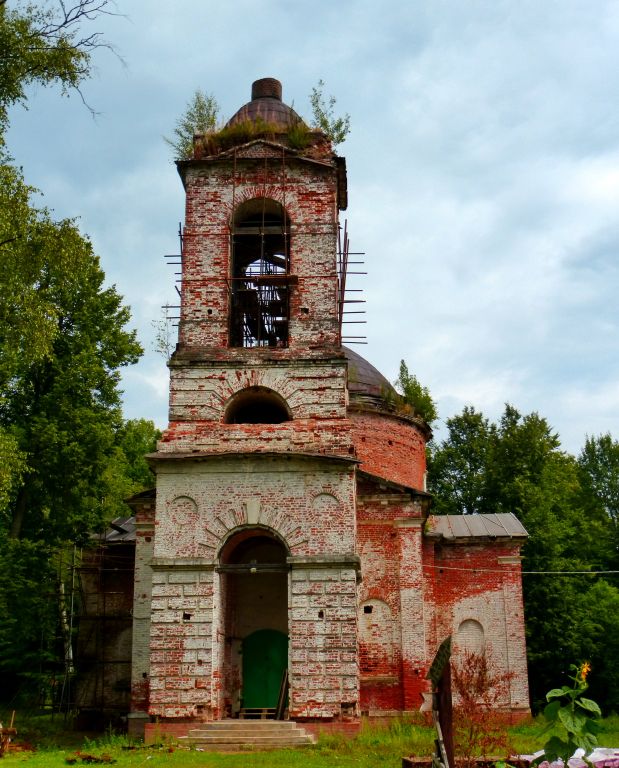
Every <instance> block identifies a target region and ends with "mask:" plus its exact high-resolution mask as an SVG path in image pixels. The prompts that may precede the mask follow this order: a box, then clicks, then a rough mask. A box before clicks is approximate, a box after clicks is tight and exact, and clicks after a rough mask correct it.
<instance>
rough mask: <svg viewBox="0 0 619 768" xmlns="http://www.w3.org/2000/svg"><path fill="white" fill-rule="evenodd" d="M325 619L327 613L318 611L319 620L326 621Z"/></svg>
mask: <svg viewBox="0 0 619 768" xmlns="http://www.w3.org/2000/svg"><path fill="white" fill-rule="evenodd" d="M324 617H325V612H324V611H318V618H319V619H324Z"/></svg>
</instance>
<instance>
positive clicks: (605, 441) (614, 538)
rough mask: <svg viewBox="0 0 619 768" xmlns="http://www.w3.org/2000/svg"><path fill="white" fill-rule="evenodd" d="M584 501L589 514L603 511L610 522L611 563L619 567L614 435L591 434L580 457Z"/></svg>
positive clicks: (618, 453) (618, 445) (618, 460)
mask: <svg viewBox="0 0 619 768" xmlns="http://www.w3.org/2000/svg"><path fill="white" fill-rule="evenodd" d="M578 466H579V468H580V471H581V483H582V488H583V493H584V499H583V504H584V506H585V508H586V509H587V515H588V516H596V515H598V514H599V513H600V511H601V512H602V513H603V515H605V517H606V519H607V521H608V523H609V525H608V534H609V541H608V553H609V558H608V566H609V568H613V567H614V568H616V567H617V566H619V442H617V441H616V440H613V438H612V436H611V434H610V433H609V432H607V433H606V434H605V435H598V437H588V438H587V439H586V441H585V445H584V447H583V449H582V451H581V452H580V455H579V457H578Z"/></svg>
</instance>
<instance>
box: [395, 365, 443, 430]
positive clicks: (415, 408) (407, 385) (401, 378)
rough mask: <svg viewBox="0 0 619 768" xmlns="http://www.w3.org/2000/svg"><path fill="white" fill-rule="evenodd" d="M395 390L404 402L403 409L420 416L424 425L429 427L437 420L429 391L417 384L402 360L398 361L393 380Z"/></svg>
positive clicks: (417, 380)
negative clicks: (398, 367) (397, 372)
mask: <svg viewBox="0 0 619 768" xmlns="http://www.w3.org/2000/svg"><path fill="white" fill-rule="evenodd" d="M395 388H396V390H397V391H398V393H399V394H400V395H401V396H402V398H403V400H404V409H405V410H407V409H408V410H409V411H412V412H413V413H414V414H415V415H417V416H421V418H422V419H423V420H424V421H425V422H426V424H427V425H428V426H429V427H431V426H432V423H433V422H435V421H436V420H437V419H438V411H437V409H436V403H435V402H434V400H433V399H432V395H431V394H430V390H429V389H428V388H427V387H424V386H422V385H421V383H420V382H419V379H418V378H417V377H416V376H415V374H414V373H410V372H409V370H408V366H407V365H406V363H405V362H404V360H401V361H400V372H399V375H398V378H397V379H396V380H395Z"/></svg>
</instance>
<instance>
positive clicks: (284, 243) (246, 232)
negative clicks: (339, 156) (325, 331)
mask: <svg viewBox="0 0 619 768" xmlns="http://www.w3.org/2000/svg"><path fill="white" fill-rule="evenodd" d="M289 245H290V220H289V218H288V216H287V215H286V212H285V211H284V208H283V207H282V206H281V205H280V203H278V202H276V201H275V200H270V199H267V198H260V199H254V200H249V201H248V202H246V203H243V204H242V205H240V206H239V207H238V208H237V210H236V211H235V213H234V218H233V221H232V259H231V262H232V267H231V278H232V286H231V307H230V346H232V347H287V346H288V323H289V318H290V295H289V293H290V291H289V287H290V248H289Z"/></svg>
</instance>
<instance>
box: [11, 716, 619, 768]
mask: <svg viewBox="0 0 619 768" xmlns="http://www.w3.org/2000/svg"><path fill="white" fill-rule="evenodd" d="M16 726H17V727H18V730H19V737H18V740H24V741H26V740H27V741H29V742H30V743H31V744H32V745H33V746H35V747H36V750H37V751H35V752H12V751H9V752H8V753H7V754H6V755H5V757H4V759H3V760H2V764H1V765H2V768H11V766H18V765H19V766H23V768H60V767H61V766H62V767H63V768H64V766H66V765H67V764H69V763H68V762H67V758H69V759H71V758H74V757H75V756H76V750H78V749H79V750H81V751H82V752H83V753H85V754H89V755H93V756H95V757H97V758H102V759H104V760H105V758H106V756H107V757H109V759H110V761H115V762H114V764H115V765H116V766H118V768H124V767H125V766H127V768H129V766H131V768H138V766H139V767H140V768H160V767H162V766H166V768H175V766H178V767H179V768H194V767H195V768H198V766H200V768H204V767H205V766H206V767H207V768H263V767H264V768H267V766H268V767H269V768H271V767H272V768H280V766H281V768H284V767H285V768H296V767H297V766H298V768H327V767H331V766H340V767H341V768H352V767H353V766H354V767H355V768H371V767H372V768H375V767H376V766H384V768H400V766H401V760H402V757H403V756H404V755H418V756H429V755H430V754H431V752H432V748H433V740H434V732H433V730H432V729H431V728H428V727H425V726H423V725H415V724H413V723H403V722H396V723H393V724H392V725H391V726H389V727H377V726H375V725H365V726H364V727H363V729H362V731H361V733H360V734H359V736H357V737H356V738H354V739H350V738H346V737H341V736H325V737H322V738H321V739H320V740H319V742H318V744H317V745H315V746H313V747H309V748H305V749H290V750H288V749H280V750H274V751H271V752H249V753H248V752H244V753H228V754H226V753H222V754H219V753H213V752H199V751H189V750H185V749H177V748H175V747H174V745H170V746H164V747H157V748H155V747H143V746H141V745H131V743H130V742H129V740H128V739H127V738H126V737H125V736H118V735H114V734H108V735H106V736H104V737H99V738H97V739H88V738H86V739H84V736H83V734H81V735H80V734H76V733H75V732H72V731H67V730H65V729H64V727H63V726H64V723H63V721H62V720H61V719H58V718H57V719H56V723H55V724H53V723H50V722H49V718H46V719H41V718H39V719H35V720H31V721H24V720H22V725H21V727H20V722H19V717H18V719H17V721H16ZM603 728H604V729H603V731H602V733H601V734H600V737H599V742H600V745H602V746H609V747H613V746H619V717H616V716H614V717H609V718H606V719H605V720H604V721H603ZM509 733H510V737H511V742H512V744H513V750H514V751H515V752H520V753H531V752H534V751H535V750H537V749H539V748H540V746H541V744H543V743H544V741H546V739H547V738H548V733H547V731H546V730H545V724H544V722H543V721H542V720H541V719H539V718H538V719H535V720H530V721H528V722H526V723H523V724H521V725H518V726H515V727H513V728H510V729H509ZM130 746H135V747H136V748H133V749H128V747H130ZM74 764H75V765H84V764H85V763H84V762H82V760H80V759H78V760H77V762H75V763H74ZM103 764H105V763H103Z"/></svg>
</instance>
